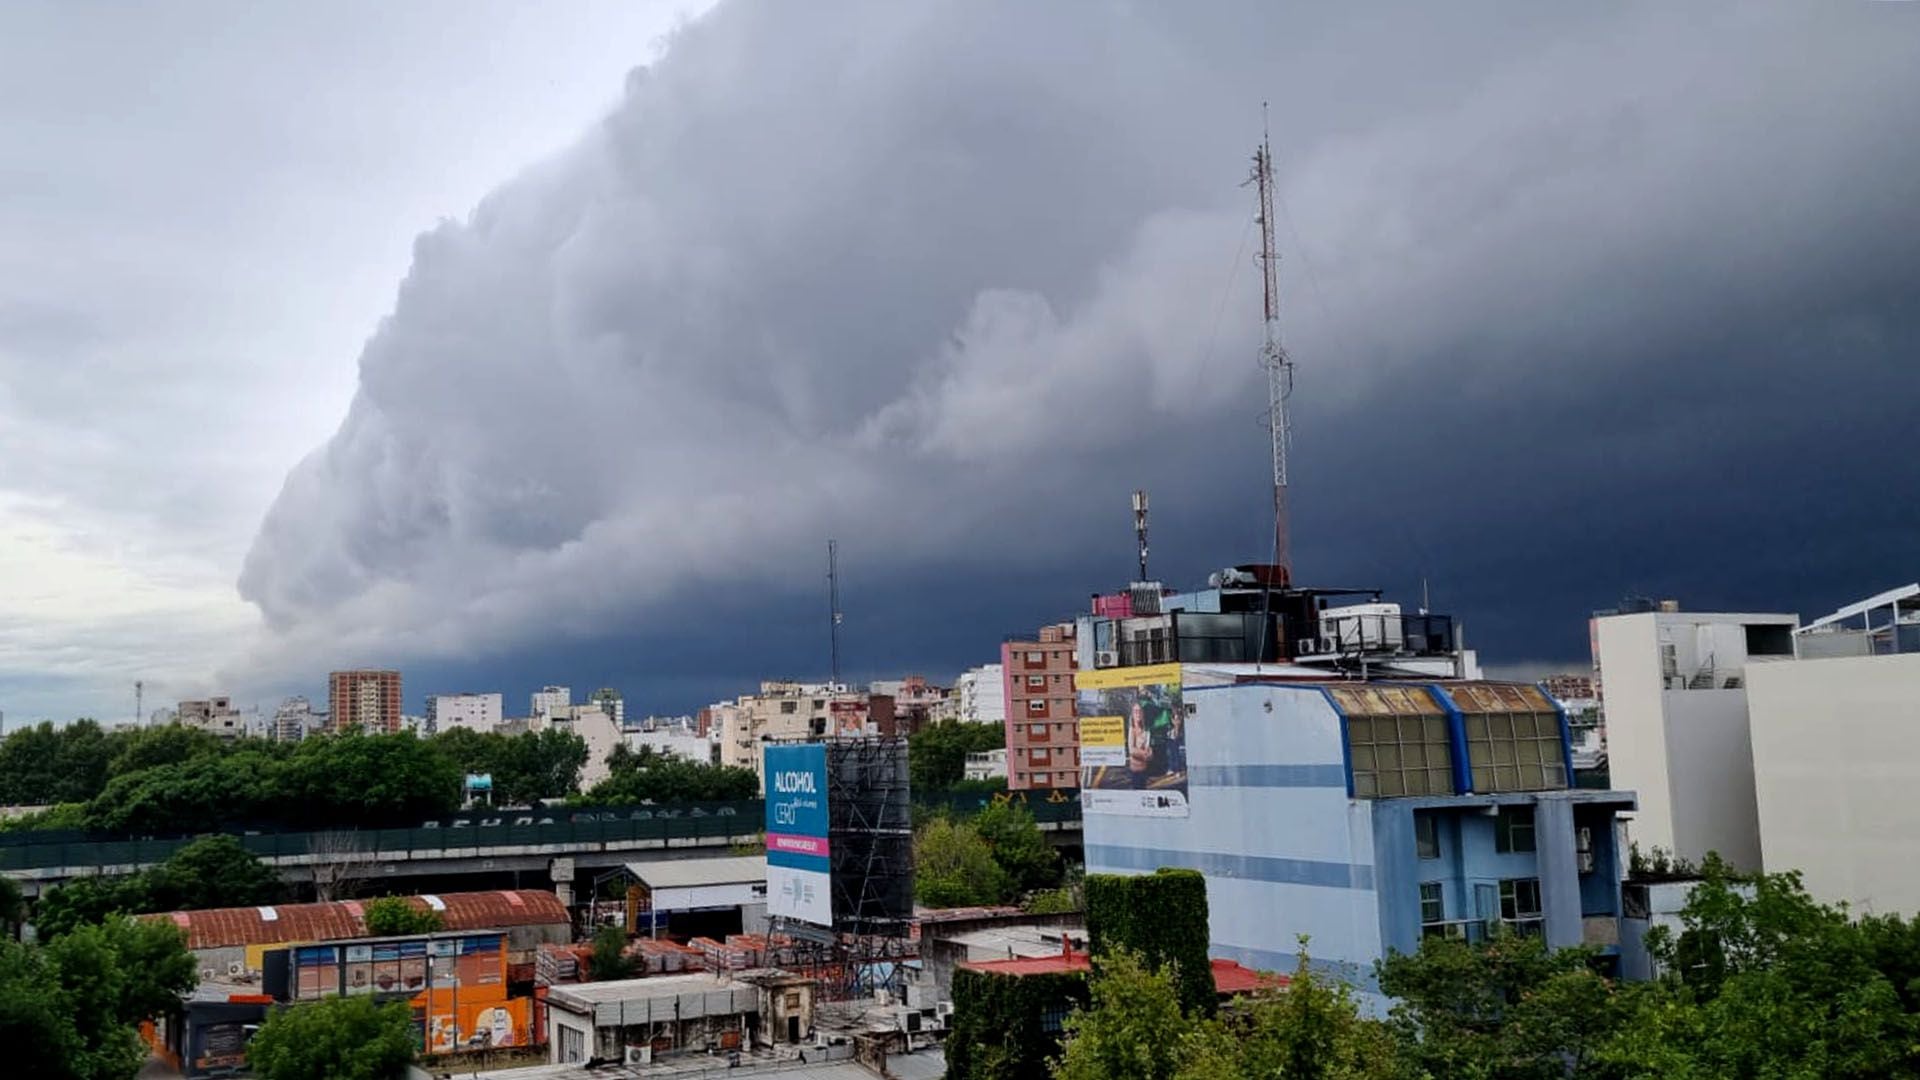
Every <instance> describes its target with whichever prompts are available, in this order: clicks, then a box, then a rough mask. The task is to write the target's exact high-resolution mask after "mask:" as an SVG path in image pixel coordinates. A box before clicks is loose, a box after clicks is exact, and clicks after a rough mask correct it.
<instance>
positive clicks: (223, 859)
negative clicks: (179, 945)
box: [146, 834, 282, 911]
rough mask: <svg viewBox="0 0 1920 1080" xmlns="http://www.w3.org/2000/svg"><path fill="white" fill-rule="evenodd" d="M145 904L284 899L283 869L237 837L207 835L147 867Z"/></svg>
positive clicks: (193, 905)
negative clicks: (255, 852) (252, 849)
mask: <svg viewBox="0 0 1920 1080" xmlns="http://www.w3.org/2000/svg"><path fill="white" fill-rule="evenodd" d="M147 892H148V897H147V903H148V905H149V906H148V907H147V909H146V910H150V911H191V910H196V909H199V908H215V907H253V906H256V905H259V904H271V903H274V902H276V901H278V900H279V899H280V896H281V892H282V889H281V886H280V875H279V874H278V873H277V872H276V871H275V870H274V869H273V867H271V866H268V865H267V864H266V863H263V862H261V861H260V859H259V858H258V857H257V856H255V855H254V854H253V852H251V851H248V850H247V849H246V848H245V847H243V846H242V845H241V843H240V841H239V839H237V838H236V837H232V836H227V835H224V834H216V835H213V836H203V837H200V838H199V839H198V840H195V841H193V842H192V843H190V844H188V845H187V846H185V847H183V848H181V849H180V850H179V851H176V852H174V853H173V854H172V855H171V856H169V857H168V859H167V861H166V862H164V863H161V864H160V865H159V866H157V867H154V868H153V869H152V870H151V871H149V872H148V884H147Z"/></svg>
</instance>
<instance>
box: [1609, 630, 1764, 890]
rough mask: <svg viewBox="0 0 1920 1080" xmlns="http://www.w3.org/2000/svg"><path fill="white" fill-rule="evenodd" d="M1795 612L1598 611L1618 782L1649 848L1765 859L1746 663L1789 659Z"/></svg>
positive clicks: (1637, 837)
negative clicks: (1633, 803)
mask: <svg viewBox="0 0 1920 1080" xmlns="http://www.w3.org/2000/svg"><path fill="white" fill-rule="evenodd" d="M1798 622H1799V619H1798V617H1797V616H1794V615H1781V614H1735V613H1704V612H1682V611H1650V612H1641V613H1637V614H1631V615H1608V616H1602V617H1598V618H1595V619H1594V621H1593V641H1594V659H1595V661H1596V664H1597V665H1598V667H1599V669H1600V673H1601V679H1602V680H1603V682H1602V693H1603V695H1604V701H1605V706H1604V707H1605V723H1606V745H1607V763H1608V768H1609V770H1610V773H1611V782H1612V784H1613V786H1614V787H1616V788H1619V789H1622V790H1626V791H1632V792H1634V793H1635V794H1636V795H1637V796H1638V797H1639V803H1640V805H1639V810H1638V811H1637V812H1636V814H1635V815H1634V819H1633V824H1632V826H1631V827H1630V829H1629V833H1630V835H1631V838H1632V842H1633V843H1634V844H1636V845H1638V846H1639V848H1640V850H1641V852H1642V853H1643V854H1644V853H1649V852H1651V851H1652V849H1653V848H1656V847H1658V848H1662V849H1665V850H1666V851H1668V852H1671V853H1672V854H1673V855H1675V856H1677V857H1679V858H1683V859H1686V860H1689V861H1691V862H1696V863H1697V862H1699V861H1700V860H1701V859H1703V858H1705V857H1706V855H1707V853H1708V852H1718V853H1719V855H1720V856H1721V857H1722V858H1724V859H1726V860H1727V861H1728V862H1730V863H1732V864H1733V865H1734V866H1736V867H1738V868H1740V869H1742V870H1759V869H1760V868H1761V850H1760V813H1759V808H1758V806H1757V804H1756V802H1755V798H1754V772H1753V743H1752V739H1751V736H1750V732H1749V730H1748V718H1747V678H1748V674H1747V672H1748V670H1749V668H1750V667H1754V666H1764V665H1766V664H1769V663H1774V662H1779V661H1787V662H1791V661H1792V660H1793V656H1794V644H1793V636H1794V635H1793V632H1794V628H1795V626H1796V625H1797V624H1798Z"/></svg>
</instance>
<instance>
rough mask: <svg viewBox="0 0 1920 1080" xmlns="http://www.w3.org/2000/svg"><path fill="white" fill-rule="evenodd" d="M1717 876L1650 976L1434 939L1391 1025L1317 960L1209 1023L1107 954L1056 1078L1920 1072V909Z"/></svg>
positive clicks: (1160, 973)
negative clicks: (1628, 977) (1884, 911)
mask: <svg viewBox="0 0 1920 1080" xmlns="http://www.w3.org/2000/svg"><path fill="white" fill-rule="evenodd" d="M1703 872H1704V874H1705V877H1704V879H1703V880H1702V882H1701V883H1700V884H1699V885H1698V886H1697V887H1696V888H1695V889H1694V892H1693V894H1692V899H1691V900H1690V902H1689V903H1688V905H1687V907H1686V910H1685V911H1684V913H1683V914H1682V925H1683V930H1682V932H1681V933H1679V934H1678V935H1667V934H1665V933H1663V932H1661V931H1655V932H1654V934H1653V937H1652V939H1651V941H1650V945H1651V947H1652V950H1653V952H1654V954H1655V955H1656V957H1657V958H1658V960H1659V961H1660V963H1661V965H1662V967H1663V970H1664V971H1665V972H1666V974H1665V975H1663V976H1662V977H1661V978H1659V979H1656V980H1655V981H1653V982H1649V983H1622V982H1618V981H1615V980H1613V979H1610V978H1607V977H1605V976H1604V975H1602V974H1600V972H1599V969H1598V967H1597V960H1598V958H1597V957H1596V956H1595V955H1594V954H1592V953H1591V952H1589V951H1586V950H1582V949H1565V950H1560V951H1557V952H1549V951H1548V950H1547V949H1546V947H1545V945H1544V944H1543V943H1542V942H1541V941H1540V940H1539V939H1538V938H1534V937H1517V936H1500V937H1496V938H1494V939H1493V940H1491V941H1489V942H1484V943H1472V944H1469V943H1467V942H1463V941H1459V940H1451V939H1429V940H1427V941H1425V942H1423V944H1422V946H1421V948H1420V951H1419V952H1418V953H1417V954H1414V955H1395V956H1393V957H1392V958H1390V959H1388V960H1387V961H1386V962H1384V963H1383V964H1381V965H1380V968H1379V972H1378V975H1379V985H1380V990H1381V992H1382V993H1384V994H1387V995H1390V996H1391V997H1392V998H1394V999H1395V1002H1396V1003H1395V1005H1394V1007H1393V1010H1392V1013H1391V1015H1390V1016H1388V1017H1387V1018H1385V1019H1374V1018H1369V1017H1367V1016H1365V1015H1363V1014H1362V1013H1361V1011H1360V1010H1359V1009H1358V1007H1357V1006H1356V1004H1355V1002H1354V1000H1353V998H1352V996H1351V994H1350V992H1349V991H1348V990H1347V989H1346V987H1345V986H1344V985H1342V984H1338V983H1334V982H1330V981H1327V980H1326V979H1325V978H1324V977H1322V976H1319V975H1317V974H1316V973H1315V972H1314V970H1313V969H1312V967H1311V966H1310V964H1309V963H1308V962H1307V961H1306V960H1305V959H1303V960H1302V961H1301V965H1300V967H1299V968H1298V969H1297V970H1296V971H1295V972H1294V973H1293V976H1292V984H1291V986H1290V987H1289V988H1288V989H1287V990H1286V991H1285V992H1284V993H1278V994H1274V995H1271V996H1266V997H1254V998H1251V999H1245V1000H1243V1001H1241V1002H1239V1003H1237V1004H1235V1005H1233V1006H1231V1007H1228V1008H1224V1009H1222V1010H1221V1011H1220V1012H1219V1014H1218V1015H1217V1016H1209V1015H1207V1013H1206V1011H1205V1010H1204V1009H1200V1008H1195V1007H1193V1004H1192V1002H1191V1000H1190V998H1187V997H1185V996H1183V994H1182V993H1181V983H1180V979H1179V975H1178V971H1177V967H1176V965H1161V966H1158V967H1155V966H1154V965H1152V964H1149V963H1145V962H1143V961H1142V960H1141V959H1140V958H1139V957H1138V956H1137V955H1133V954H1128V953H1126V952H1124V951H1121V952H1117V953H1114V952H1110V953H1108V954H1107V955H1102V956H1100V957H1099V959H1098V960H1097V961H1096V974H1095V977H1094V979H1093V982H1092V986H1091V991H1092V995H1091V996H1092V1000H1091V1003H1090V1005H1089V1006H1088V1007H1087V1008H1085V1009H1082V1010H1080V1011H1079V1012H1078V1013H1077V1014H1076V1015H1074V1016H1073V1017H1072V1018H1070V1019H1069V1020H1068V1021H1067V1023H1066V1032H1067V1036H1066V1041H1065V1043H1064V1045H1063V1048H1062V1052H1061V1053H1060V1054H1059V1055H1058V1056H1057V1057H1056V1058H1054V1059H1053V1061H1052V1064H1051V1071H1052V1074H1053V1075H1054V1076H1055V1077H1059V1078H1063V1080H1083V1078H1092V1077H1104V1078H1114V1080H1129V1078H1141V1080H1145V1078H1147V1077H1153V1078H1163V1077H1175V1078H1180V1080H1214V1078H1226V1077H1242V1076H1284V1077H1303V1078H1310V1077H1325V1078H1334V1077H1340V1078H1349V1080H1403V1078H1404V1080H1416V1078H1443V1077H1444V1078H1451V1077H1469V1078H1477V1080H1566V1078H1569V1077H1578V1078H1583V1080H1655V1078H1660V1080H1709V1078H1721V1077H1732V1076H1739V1077H1754V1078H1761V1080H1868V1078H1900V1077H1920V922H1916V923H1909V922H1906V921H1904V920H1901V919H1899V918H1893V917H1879V918H1866V919H1860V920H1852V919H1850V918H1849V917H1848V915H1847V912H1845V911H1844V910H1842V909H1838V908H1833V907H1828V906H1825V905H1821V904H1818V903H1816V902H1814V901H1813V900H1811V899H1810V898H1809V897H1808V896H1807V894H1806V892H1805V891H1804V889H1802V888H1801V886H1800V882H1799V880H1798V878H1797V876H1795V875H1791V874H1778V875H1769V876H1766V877H1762V878H1758V879H1754V880H1750V881H1743V880H1740V879H1737V878H1735V877H1734V876H1733V875H1731V874H1729V873H1728V872H1727V870H1726V868H1725V867H1724V866H1721V865H1719V864H1717V863H1709V864H1708V865H1707V866H1706V867H1704V868H1703ZM1090 916H1091V912H1090ZM1306 944H1307V943H1306V942H1304V941H1303V942H1302V943H1301V955H1302V957H1303V958H1304V957H1305V955H1306ZM1096 951H1097V950H1096ZM973 1075H976V1076H978V1075H983V1074H981V1073H978V1072H976V1073H974V1074H973Z"/></svg>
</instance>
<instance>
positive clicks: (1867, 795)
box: [1747, 653, 1920, 916]
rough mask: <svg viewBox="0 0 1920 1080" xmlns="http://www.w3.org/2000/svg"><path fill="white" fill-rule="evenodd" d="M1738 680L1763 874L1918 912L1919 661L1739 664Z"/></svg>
mask: <svg viewBox="0 0 1920 1080" xmlns="http://www.w3.org/2000/svg"><path fill="white" fill-rule="evenodd" d="M1747 684H1748V691H1747V694H1748V702H1749V707H1750V710H1751V716H1752V739H1753V768H1754V786H1755V789H1756V793H1757V797H1758V803H1759V816H1760V837H1761V843H1762V847H1763V854H1764V864H1765V867H1766V869H1767V871H1768V872H1769V873H1772V872H1776V871H1782V870H1798V871H1800V873H1801V874H1802V875H1803V877H1804V879H1805V881H1806V886H1807V891H1808V892H1810V893H1812V894H1813V896H1814V897H1815V898H1817V899H1820V900H1824V901H1828V902H1830V903H1831V902H1839V901H1845V902H1846V903H1848V904H1850V905H1852V906H1853V908H1854V910H1855V911H1857V912H1860V913H1863V914H1864V913H1871V914H1876V915H1880V914H1894V913H1897V914H1901V915H1905V916H1914V915H1920V800H1916V799H1915V798H1914V790H1915V787H1916V785H1917V784H1920V654H1911V653H1909V654H1904V655H1897V656H1867V657H1847V658H1841V659H1831V660H1800V661H1796V662H1794V663H1791V664H1751V665H1749V666H1748V668H1747Z"/></svg>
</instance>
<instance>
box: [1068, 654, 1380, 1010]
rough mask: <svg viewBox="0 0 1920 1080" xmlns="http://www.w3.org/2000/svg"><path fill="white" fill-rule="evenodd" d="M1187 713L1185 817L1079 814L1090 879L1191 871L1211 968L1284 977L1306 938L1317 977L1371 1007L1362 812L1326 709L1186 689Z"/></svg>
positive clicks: (1374, 931)
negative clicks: (1199, 879)
mask: <svg viewBox="0 0 1920 1080" xmlns="http://www.w3.org/2000/svg"><path fill="white" fill-rule="evenodd" d="M1189 670H1192V669H1189ZM1185 700H1186V702H1187V703H1188V704H1190V705H1193V706H1195V712H1194V713H1193V715H1192V716H1191V718H1190V719H1189V721H1188V727H1187V763H1188V768H1189V771H1190V780H1189V784H1188V791H1187V799H1188V805H1189V812H1188V816H1186V817H1184V818H1172V817H1166V818H1162V817H1129V816H1121V815H1113V814H1099V813H1094V814H1087V815H1086V816H1085V819H1084V822H1083V828H1084V829H1085V837H1086V855H1087V872H1088V873H1095V874H1101V873H1106V874H1114V873H1120V874H1124V873H1144V872H1150V871H1152V870H1154V869H1155V868H1157V867H1161V866H1180V867H1187V868H1190V869H1197V870H1200V872H1201V873H1202V874H1203V875H1205V877H1206V879H1207V904H1208V907H1209V927H1210V935H1209V936H1210V938H1211V941H1210V943H1209V944H1210V951H1211V953H1212V955H1214V956H1218V957H1226V958H1229V959H1233V960H1237V961H1239V962H1240V963H1243V964H1246V965H1247V966H1249V967H1253V968H1258V969H1260V970H1264V971H1291V970H1293V968H1294V966H1295V963H1296V954H1297V952H1298V950H1299V944H1298V936H1299V935H1300V934H1307V935H1309V936H1310V937H1311V939H1312V945H1311V952H1312V955H1313V958H1314V961H1315V965H1316V966H1317V967H1322V968H1324V969H1331V970H1333V971H1334V972H1335V973H1337V974H1339V975H1340V976H1341V977H1342V978H1344V979H1346V980H1347V981H1349V982H1350V983H1352V984H1353V985H1355V986H1356V988H1357V989H1358V990H1360V992H1361V993H1362V995H1363V997H1364V998H1365V999H1366V1001H1365V1003H1366V1004H1368V1006H1369V1007H1370V1008H1378V1007H1380V1005H1381V1004H1382V1003H1381V1001H1380V1000H1378V995H1377V994H1376V993H1375V992H1374V987H1375V983H1374V976H1373V972H1372V966H1373V962H1374V961H1375V960H1376V959H1378V958H1379V957H1380V956H1381V954H1382V945H1381V939H1380V908H1379V903H1378V898H1377V895H1376V893H1375V891H1374V884H1373V881H1374V873H1373V865H1372V864H1373V824H1372V817H1371V813H1372V804H1371V803H1370V802H1366V801H1360V800H1354V799H1350V798H1348V797H1347V790H1346V764H1345V760H1346V759H1345V752H1344V750H1343V749H1342V740H1341V724H1340V718H1339V716H1338V714H1337V713H1335V712H1334V709H1333V706H1332V705H1331V704H1330V703H1329V702H1328V701H1327V699H1326V698H1325V696H1324V695H1322V694H1321V692H1320V691H1319V690H1318V688H1290V687H1283V686H1238V687H1217V688H1199V689H1188V690H1186V691H1185ZM1282 822H1284V823H1285V827H1279V825H1278V823H1282Z"/></svg>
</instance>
